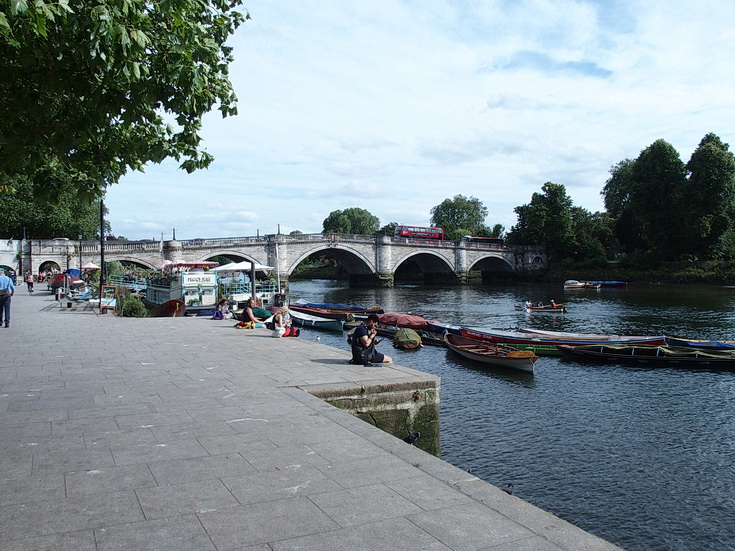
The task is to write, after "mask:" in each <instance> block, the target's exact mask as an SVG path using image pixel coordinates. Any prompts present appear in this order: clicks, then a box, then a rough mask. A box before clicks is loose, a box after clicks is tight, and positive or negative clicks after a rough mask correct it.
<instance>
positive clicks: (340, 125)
mask: <svg viewBox="0 0 735 551" xmlns="http://www.w3.org/2000/svg"><path fill="white" fill-rule="evenodd" d="M244 2H245V3H244V5H243V8H244V9H246V10H247V11H248V12H249V13H250V16H251V17H252V20H250V21H247V22H246V23H244V24H243V25H241V27H240V28H239V29H238V30H237V32H236V33H235V35H233V36H232V37H231V38H230V40H229V41H228V43H227V44H228V45H230V46H233V48H234V56H235V61H234V63H233V64H232V65H231V68H230V78H231V80H232V83H233V86H234V88H235V92H236V94H237V96H238V111H239V114H238V115H237V116H236V117H228V118H225V119H223V118H222V117H221V115H220V113H219V111H214V112H213V113H210V114H207V115H206V116H205V118H204V127H203V131H202V136H203V138H204V142H203V147H204V148H205V149H206V150H207V151H208V152H209V153H211V154H212V155H213V156H214V157H215V161H214V163H213V164H212V165H211V166H210V167H209V169H207V170H202V171H197V172H194V173H193V174H187V173H186V172H185V171H183V170H180V169H179V168H178V164H177V163H176V162H174V161H166V162H164V163H162V164H161V165H155V164H152V165H148V166H147V167H146V169H145V172H144V173H140V172H129V173H128V174H127V175H126V176H125V177H123V178H122V179H121V180H120V183H119V184H116V185H114V186H112V187H111V188H110V189H109V190H108V193H107V198H106V200H105V205H106V207H107V208H108V209H109V211H110V213H109V216H108V219H109V222H110V224H111V226H112V233H113V234H115V235H118V236H125V237H126V238H128V239H160V238H161V237H163V239H164V240H168V239H171V238H172V236H173V235H172V234H173V232H174V228H175V232H176V238H177V239H196V238H214V237H245V236H254V235H265V234H271V233H276V232H277V231H279V229H280V231H281V233H286V234H287V233H290V232H291V231H293V230H299V231H301V232H303V233H318V232H321V231H322V228H323V226H322V223H323V221H324V219H325V218H327V216H329V214H330V213H331V212H333V211H335V210H344V209H347V208H352V207H358V208H362V209H366V210H368V211H369V212H370V213H372V214H373V215H375V216H377V217H378V218H379V219H380V225H381V226H383V225H385V224H388V223H390V222H397V223H400V224H411V225H422V226H427V225H429V223H430V219H431V209H432V208H433V207H435V206H437V205H439V204H441V203H442V201H444V200H445V199H451V198H453V197H455V196H456V195H464V196H465V197H476V198H477V199H479V200H480V201H481V202H482V203H483V204H484V206H485V207H487V209H488V212H489V214H488V217H487V219H486V223H487V224H488V225H489V226H494V225H495V224H502V225H503V226H504V227H505V229H506V230H510V228H511V227H512V226H513V225H514V224H515V223H516V222H517V220H516V216H515V213H514V210H513V209H514V208H515V207H517V206H519V205H525V204H528V203H529V202H530V201H531V197H532V195H533V194H534V193H537V192H541V187H542V186H543V184H544V183H546V182H553V183H556V184H563V185H564V186H565V187H566V190H567V194H568V195H569V196H570V197H571V199H572V201H573V203H574V205H575V206H579V207H583V208H585V209H587V210H589V211H591V212H597V211H603V210H604V206H603V201H602V197H601V196H600V191H601V190H602V188H603V186H604V185H605V182H606V180H607V179H608V177H609V170H610V168H611V167H612V166H613V165H615V164H617V163H618V162H620V161H622V160H623V159H626V158H629V159H635V158H636V157H637V156H638V155H639V154H640V152H641V151H642V150H643V149H645V148H646V147H648V146H649V145H651V144H652V143H653V142H654V141H656V140H658V139H664V140H666V141H667V142H669V143H670V144H671V145H672V146H673V147H674V148H675V149H676V150H677V151H678V152H679V154H680V156H681V158H682V160H683V161H684V162H686V161H687V160H688V159H689V157H690V156H691V154H692V152H693V151H694V150H695V148H696V147H697V145H698V144H699V142H700V141H701V139H702V138H703V137H704V136H705V135H706V134H707V133H710V132H713V133H715V134H717V135H718V136H719V137H720V138H721V139H722V140H723V141H724V142H726V143H730V144H733V148H735V143H734V142H735V55H733V53H735V52H734V50H735V25H733V21H735V2H723V1H722V0H700V1H698V2H692V1H691V0H650V1H646V2H640V1H633V0H631V1H618V0H599V1H593V0H587V1H583V0H487V1H474V2H473V1H465V0H456V1H434V0H421V1H419V0H406V1H397V0H372V1H370V2H359V1H354V0H344V1H343V0H328V1H326V2H324V1H318V2H317V1H314V0H302V1H299V2H284V1H267V0H244Z"/></svg>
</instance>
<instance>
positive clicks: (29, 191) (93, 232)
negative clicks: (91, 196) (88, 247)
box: [0, 174, 110, 240]
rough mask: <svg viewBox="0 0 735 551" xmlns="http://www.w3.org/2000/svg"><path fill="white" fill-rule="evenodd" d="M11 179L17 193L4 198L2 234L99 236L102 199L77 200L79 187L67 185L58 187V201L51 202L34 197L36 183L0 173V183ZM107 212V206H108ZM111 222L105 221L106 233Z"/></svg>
mask: <svg viewBox="0 0 735 551" xmlns="http://www.w3.org/2000/svg"><path fill="white" fill-rule="evenodd" d="M5 181H12V182H13V186H14V189H15V193H13V194H12V195H7V196H5V197H4V198H3V199H1V201H2V216H0V236H3V237H5V238H10V237H14V238H16V239H19V238H21V237H23V236H24V235H25V236H28V237H30V238H33V239H53V238H54V237H67V238H69V239H74V240H75V239H78V238H79V235H82V238H83V239H85V240H91V239H97V238H99V231H100V230H99V223H100V202H99V201H98V200H97V201H93V202H90V203H87V202H84V201H78V200H77V196H76V190H75V189H73V188H71V187H66V188H64V189H63V190H59V192H58V197H57V199H56V200H55V201H53V202H49V201H44V200H40V199H37V198H35V197H34V196H33V186H32V184H31V183H30V182H29V181H28V179H26V178H14V179H12V180H9V179H7V178H5V177H3V175H2V174H0V182H5ZM105 213H107V208H105ZM109 230H110V224H109V222H108V221H107V220H105V233H106V234H107V233H109Z"/></svg>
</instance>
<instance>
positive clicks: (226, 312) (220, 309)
mask: <svg viewBox="0 0 735 551" xmlns="http://www.w3.org/2000/svg"><path fill="white" fill-rule="evenodd" d="M231 318H232V312H231V311H230V303H229V302H227V299H225V298H223V299H222V300H220V301H219V302H218V303H217V309H216V310H215V311H214V317H213V318H212V319H220V320H228V319H231Z"/></svg>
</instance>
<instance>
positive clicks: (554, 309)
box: [515, 304, 567, 314]
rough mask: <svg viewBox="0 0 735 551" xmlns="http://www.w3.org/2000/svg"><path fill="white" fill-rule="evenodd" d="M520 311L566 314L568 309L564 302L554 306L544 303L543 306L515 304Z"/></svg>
mask: <svg viewBox="0 0 735 551" xmlns="http://www.w3.org/2000/svg"><path fill="white" fill-rule="evenodd" d="M515 309H516V311H518V312H533V313H541V314H566V312H567V309H566V306H564V305H563V304H557V305H556V306H552V305H551V304H544V305H543V306H518V305H516V306H515Z"/></svg>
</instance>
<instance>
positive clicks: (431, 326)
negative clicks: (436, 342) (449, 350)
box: [426, 320, 462, 335]
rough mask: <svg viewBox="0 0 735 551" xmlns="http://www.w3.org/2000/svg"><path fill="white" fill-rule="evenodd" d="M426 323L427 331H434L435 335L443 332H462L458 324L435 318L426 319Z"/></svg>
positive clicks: (458, 333)
mask: <svg viewBox="0 0 735 551" xmlns="http://www.w3.org/2000/svg"><path fill="white" fill-rule="evenodd" d="M426 325H427V327H426V330H427V331H428V332H429V333H436V334H437V335H443V334H444V333H451V334H452V335H461V334H462V332H461V331H460V326H459V325H452V324H450V323H443V322H441V321H436V320H426Z"/></svg>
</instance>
